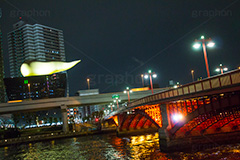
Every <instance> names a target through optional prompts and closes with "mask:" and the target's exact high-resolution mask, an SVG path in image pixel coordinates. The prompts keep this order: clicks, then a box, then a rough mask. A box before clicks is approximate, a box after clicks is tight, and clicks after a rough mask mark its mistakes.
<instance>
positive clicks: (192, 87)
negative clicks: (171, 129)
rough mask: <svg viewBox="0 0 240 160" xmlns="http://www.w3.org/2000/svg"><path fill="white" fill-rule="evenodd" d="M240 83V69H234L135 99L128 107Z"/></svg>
mask: <svg viewBox="0 0 240 160" xmlns="http://www.w3.org/2000/svg"><path fill="white" fill-rule="evenodd" d="M238 83H240V70H239V69H238V70H234V71H232V72H227V73H224V74H221V75H217V76H213V77H210V78H206V79H203V80H201V81H196V82H193V83H189V84H186V85H183V86H181V87H178V88H174V89H170V90H167V91H163V92H159V93H156V94H154V95H150V96H146V97H144V98H140V99H138V100H135V101H133V102H132V103H130V104H129V105H128V108H132V107H136V106H139V105H141V104H147V103H150V102H154V101H159V100H164V99H167V98H173V97H178V96H183V95H188V94H193V93H197V92H202V91H207V90H211V89H217V88H221V87H225V86H231V85H234V84H238Z"/></svg>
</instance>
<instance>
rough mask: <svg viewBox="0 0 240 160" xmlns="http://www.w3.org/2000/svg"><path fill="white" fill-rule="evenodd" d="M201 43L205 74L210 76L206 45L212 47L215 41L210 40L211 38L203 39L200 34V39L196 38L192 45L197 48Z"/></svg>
mask: <svg viewBox="0 0 240 160" xmlns="http://www.w3.org/2000/svg"><path fill="white" fill-rule="evenodd" d="M206 43H207V44H206ZM201 45H202V48H203V54H204V59H205V64H206V70H207V75H208V77H210V71H209V65H208V59H207V49H206V45H207V46H208V47H213V46H214V45H215V43H214V42H212V39H211V38H209V39H205V38H204V36H201V39H200V40H197V39H196V40H195V44H194V45H193V47H194V48H196V49H198V48H199V47H201Z"/></svg>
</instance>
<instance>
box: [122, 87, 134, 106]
mask: <svg viewBox="0 0 240 160" xmlns="http://www.w3.org/2000/svg"><path fill="white" fill-rule="evenodd" d="M123 93H125V94H126V93H127V94H128V103H130V94H129V93H132V90H130V89H129V87H127V88H126V89H125V90H124V91H123Z"/></svg>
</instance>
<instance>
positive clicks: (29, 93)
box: [28, 83, 31, 99]
mask: <svg viewBox="0 0 240 160" xmlns="http://www.w3.org/2000/svg"><path fill="white" fill-rule="evenodd" d="M30 86H31V85H30V83H28V95H29V99H31V91H30Z"/></svg>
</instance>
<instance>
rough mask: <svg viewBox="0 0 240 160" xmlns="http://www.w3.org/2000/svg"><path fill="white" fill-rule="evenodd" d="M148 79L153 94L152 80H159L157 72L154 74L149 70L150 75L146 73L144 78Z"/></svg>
mask: <svg viewBox="0 0 240 160" xmlns="http://www.w3.org/2000/svg"><path fill="white" fill-rule="evenodd" d="M148 77H149V79H150V85H151V90H152V94H153V84H152V78H157V74H156V73H155V72H152V71H151V70H148V73H145V75H144V78H145V79H147V78H148Z"/></svg>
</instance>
